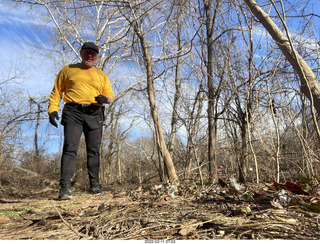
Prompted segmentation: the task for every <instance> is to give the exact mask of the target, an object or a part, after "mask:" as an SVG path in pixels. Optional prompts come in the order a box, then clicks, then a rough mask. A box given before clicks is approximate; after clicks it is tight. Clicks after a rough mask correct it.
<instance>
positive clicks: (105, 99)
mask: <svg viewBox="0 0 320 244" xmlns="http://www.w3.org/2000/svg"><path fill="white" fill-rule="evenodd" d="M94 99H95V100H96V101H97V103H99V104H104V103H110V102H111V99H110V98H109V96H106V97H105V96H103V95H101V94H100V95H99V96H96V97H95V98H94Z"/></svg>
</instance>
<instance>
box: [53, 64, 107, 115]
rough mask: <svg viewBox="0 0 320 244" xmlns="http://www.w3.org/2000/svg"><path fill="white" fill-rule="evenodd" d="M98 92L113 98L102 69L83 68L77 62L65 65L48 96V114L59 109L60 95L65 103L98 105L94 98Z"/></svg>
mask: <svg viewBox="0 0 320 244" xmlns="http://www.w3.org/2000/svg"><path fill="white" fill-rule="evenodd" d="M63 93H64V96H63ZM100 94H102V95H104V96H110V97H111V99H112V100H113V91H112V88H111V84H110V81H109V79H108V76H107V75H106V74H105V73H104V72H103V71H102V70H99V69H98V68H96V67H94V68H92V69H83V68H81V67H80V66H79V64H70V65H66V66H64V67H63V68H62V69H61V71H60V72H59V74H58V75H57V77H56V80H55V83H54V87H53V89H52V92H51V95H50V97H49V106H48V114H50V113H52V112H53V111H58V110H59V104H60V101H61V99H62V96H63V101H64V102H66V103H78V104H94V105H99V104H97V102H96V101H95V99H94V98H95V97H96V96H98V95H100Z"/></svg>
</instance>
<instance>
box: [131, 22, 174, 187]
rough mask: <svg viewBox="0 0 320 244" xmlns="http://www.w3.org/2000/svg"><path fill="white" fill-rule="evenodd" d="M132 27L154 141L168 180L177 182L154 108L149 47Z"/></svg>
mask: <svg viewBox="0 0 320 244" xmlns="http://www.w3.org/2000/svg"><path fill="white" fill-rule="evenodd" d="M133 28H134V31H135V33H136V34H137V36H138V37H139V40H140V45H141V49H142V53H143V57H144V64H145V67H146V69H147V91H148V96H149V105H150V110H151V116H152V119H153V123H154V130H155V133H156V141H157V146H158V150H159V153H160V155H161V158H163V161H164V164H165V167H166V169H167V174H168V178H169V181H170V182H171V183H174V182H178V177H177V174H176V170H175V167H174V164H173V161H172V158H171V155H170V152H169V150H168V148H167V146H166V143H165V140H164V136H163V132H162V128H161V124H160V119H159V116H158V111H157V108H156V102H155V91H154V84H153V75H152V74H153V70H152V62H151V57H150V54H149V49H148V45H147V42H146V41H145V39H144V36H143V34H142V31H141V30H140V28H139V26H138V23H137V21H136V20H135V21H133Z"/></svg>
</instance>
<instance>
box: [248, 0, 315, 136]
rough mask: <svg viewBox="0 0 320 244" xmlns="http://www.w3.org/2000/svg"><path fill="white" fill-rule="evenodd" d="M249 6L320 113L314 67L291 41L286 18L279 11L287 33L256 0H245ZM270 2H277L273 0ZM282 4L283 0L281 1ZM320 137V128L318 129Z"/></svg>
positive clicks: (302, 89)
mask: <svg viewBox="0 0 320 244" xmlns="http://www.w3.org/2000/svg"><path fill="white" fill-rule="evenodd" d="M244 1H245V3H246V5H247V6H248V8H249V9H250V10H251V12H252V14H253V15H254V16H256V17H257V18H258V19H259V21H260V22H261V24H262V25H263V26H264V27H265V29H266V30H267V31H268V33H269V34H270V35H271V36H272V38H273V40H274V41H275V42H276V43H277V45H278V47H279V48H280V50H281V51H282V53H283V54H284V55H285V57H286V58H287V60H288V61H289V62H290V64H291V65H292V67H293V68H294V70H295V72H296V73H297V74H298V76H299V78H300V82H301V86H300V88H301V91H302V92H303V94H304V95H305V96H306V97H308V99H309V100H310V102H311V106H312V107H314V108H315V109H316V111H317V112H318V114H320V87H319V83H318V79H317V78H316V76H315V74H314V73H313V71H312V69H311V68H310V66H309V65H308V63H307V62H306V61H305V60H304V59H303V57H302V56H301V55H300V54H299V53H298V52H297V51H296V49H295V48H294V46H293V43H292V41H291V38H290V35H289V31H288V28H287V26H286V23H285V18H283V17H282V16H281V15H280V13H279V12H278V11H277V9H276V11H277V12H278V16H279V18H280V19H281V21H282V24H283V26H284V28H285V34H284V33H283V32H282V31H281V30H280V28H279V27H278V26H277V25H276V24H275V23H274V21H273V20H272V19H271V17H270V16H269V15H268V14H267V13H266V12H265V11H263V9H262V8H260V6H259V5H258V4H257V3H256V1H255V0H244ZM270 3H271V4H273V6H274V7H275V4H274V2H273V0H270ZM280 3H281V4H283V3H282V1H280ZM314 123H315V124H317V121H316V118H315V116H314ZM317 133H318V136H319V137H320V133H319V130H318V131H317Z"/></svg>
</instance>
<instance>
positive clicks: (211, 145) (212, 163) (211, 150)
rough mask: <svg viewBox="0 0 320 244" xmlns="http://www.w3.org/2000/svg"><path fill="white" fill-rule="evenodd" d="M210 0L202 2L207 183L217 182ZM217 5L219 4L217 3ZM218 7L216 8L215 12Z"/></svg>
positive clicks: (212, 25)
mask: <svg viewBox="0 0 320 244" xmlns="http://www.w3.org/2000/svg"><path fill="white" fill-rule="evenodd" d="M212 3H213V1H212V0H208V1H204V8H205V14H206V31H207V83H208V110H207V114H208V162H209V182H210V183H216V182H217V181H218V174H217V166H216V160H215V156H216V155H215V148H216V126H217V124H216V120H215V109H214V108H215V87H214V83H213V44H214V43H213V39H212V36H213V27H214V23H213V21H215V17H213V19H212V18H211V8H212ZM218 4H219V3H218ZM217 8H218V6H217V7H216V10H217Z"/></svg>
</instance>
